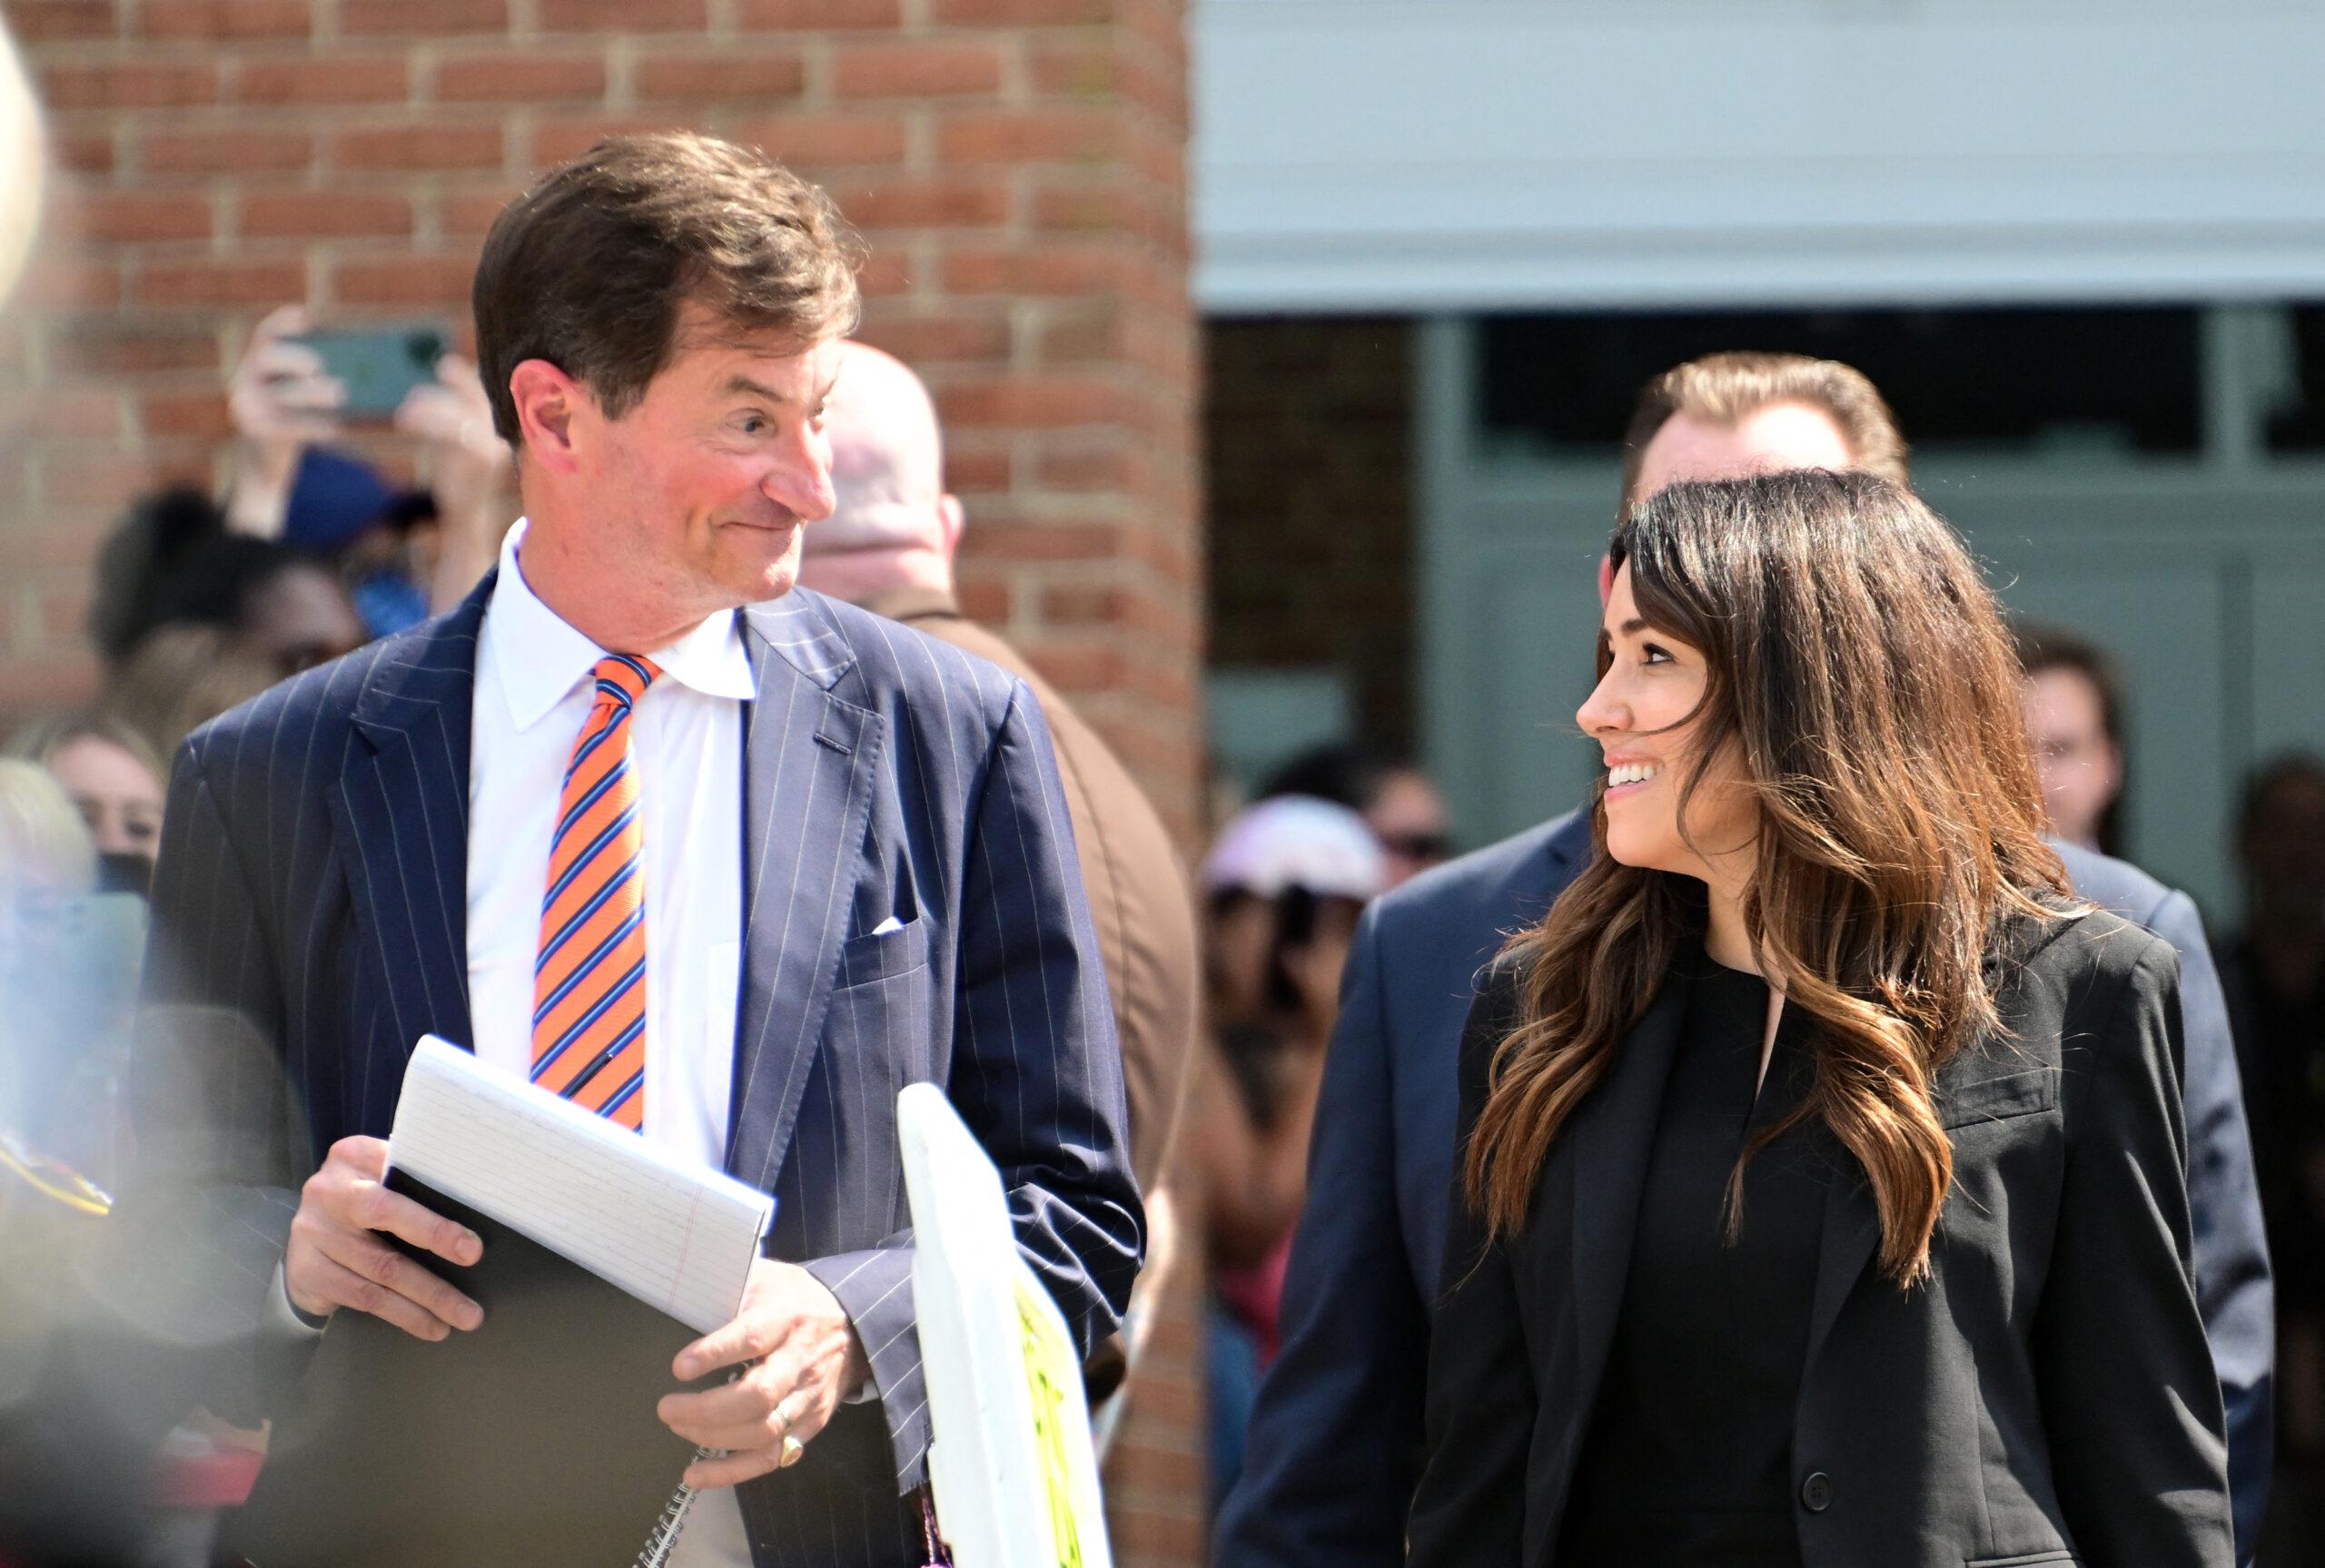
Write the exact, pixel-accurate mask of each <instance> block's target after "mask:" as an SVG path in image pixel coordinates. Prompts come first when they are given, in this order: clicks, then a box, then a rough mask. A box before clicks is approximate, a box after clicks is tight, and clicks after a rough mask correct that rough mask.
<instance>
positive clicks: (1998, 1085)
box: [1937, 1067, 2059, 1132]
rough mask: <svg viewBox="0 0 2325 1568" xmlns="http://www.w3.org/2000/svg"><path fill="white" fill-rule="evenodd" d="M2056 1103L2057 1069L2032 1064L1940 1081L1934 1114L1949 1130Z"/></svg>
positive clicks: (2052, 1106) (2027, 1113) (2048, 1107)
mask: <svg viewBox="0 0 2325 1568" xmlns="http://www.w3.org/2000/svg"><path fill="white" fill-rule="evenodd" d="M2058 1103H2059V1071H2058V1069H2056V1068H2054V1067H2032V1068H2028V1069H2025V1070H2023V1071H2019V1072H2004V1073H1994V1074H1989V1075H1987V1076H1984V1077H1981V1078H1975V1079H1969V1080H1963V1081H1956V1082H1953V1083H1945V1082H1943V1081H1941V1083H1940V1085H1939V1088H1938V1093H1937V1114H1938V1119H1939V1120H1940V1121H1941V1122H1942V1123H1944V1126H1945V1129H1946V1130H1947V1131H1949V1132H1950V1131H1954V1130H1955V1129H1964V1128H1971V1127H1978V1126H1983V1125H1984V1124H1986V1123H1989V1122H1996V1121H2004V1120H2007V1119H2010V1118H2012V1117H2016V1116H2032V1115H2033V1114H2035V1113H2036V1112H2038V1111H2044V1110H2053V1109H2057V1107H2058Z"/></svg>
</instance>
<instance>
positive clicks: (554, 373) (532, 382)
mask: <svg viewBox="0 0 2325 1568" xmlns="http://www.w3.org/2000/svg"><path fill="white" fill-rule="evenodd" d="M509 396H510V398H511V399H513V400H514V401H515V402H516V405H517V429H518V433H519V435H520V436H521V437H522V438H523V439H524V447H525V455H526V456H527V457H529V458H530V459H532V460H533V461H534V462H536V463H539V464H540V465H541V467H543V468H547V469H549V471H550V472H551V473H558V474H569V473H571V472H573V471H574V468H575V466H576V462H575V459H576V454H575V451H574V446H573V438H574V429H573V417H574V415H575V414H576V413H578V412H579V411H580V409H582V407H583V405H584V403H585V402H586V401H587V400H588V399H589V393H588V392H586V391H584V390H582V388H581V383H580V382H579V381H577V380H574V379H573V378H572V377H570V376H569V375H567V374H566V373H565V372H564V371H563V370H559V369H558V368H557V367H556V366H555V365H552V364H550V363H549V361H548V360H523V361H522V362H520V363H519V365H518V366H517V368H516V369H515V370H511V371H510V372H509Z"/></svg>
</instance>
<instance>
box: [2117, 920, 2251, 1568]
mask: <svg viewBox="0 0 2325 1568" xmlns="http://www.w3.org/2000/svg"><path fill="white" fill-rule="evenodd" d="M2141 923H2142V925H2145V926H2146V927H2147V928H2148V929H2149V930H2150V931H2152V932H2155V934H2156V935H2158V936H2160V937H2162V938H2163V940H2164V941H2166V942H2170V943H2171V944H2172V946H2173V947H2174V948H2176V949H2178V950H2179V953H2180V1008H2181V1012H2182V1017H2183V1018H2184V1019H2185V1021H2186V1029H2187V1042H2188V1059H2187V1071H2186V1085H2185V1089H2184V1090H2183V1098H2184V1100H2185V1101H2186V1106H2187V1118H2188V1208H2189V1219H2190V1223H2191V1226H2192V1228H2193V1234H2194V1242H2195V1262H2196V1298H2197V1301H2198V1303H2199V1304H2200V1305H2201V1307H2202V1308H2203V1314H2204V1334H2205V1336H2206V1337H2207V1338H2209V1339H2210V1340H2211V1350H2212V1366H2213V1369H2214V1370H2215V1371H2216V1372H2217V1373H2218V1374H2219V1376H2220V1391H2221V1401H2222V1403H2223V1404H2225V1405H2226V1406H2227V1409H2228V1476H2229V1493H2230V1495H2231V1499H2232V1500H2233V1501H2234V1503H2235V1504H2236V1543H2237V1561H2238V1562H2240V1563H2241V1562H2244V1561H2246V1560H2248V1559H2249V1558H2250V1557H2251V1554H2252V1550H2253V1548H2254V1547H2255V1546H2256V1545H2257V1544H2258V1543H2259V1540H2260V1534H2261V1515H2262V1514H2264V1513H2266V1512H2267V1509H2268V1503H2269V1470H2270V1463H2271V1448H2272V1446H2273V1444H2274V1441H2275V1429H2274V1419H2273V1413H2272V1410H2271V1392H2272V1390H2271V1376H2272V1374H2273V1372H2274V1369H2275V1364H2276V1334H2277V1330H2276V1307H2275V1295H2274V1292H2273V1289H2272V1287H2271V1278H2270V1270H2269V1247H2268V1241H2267V1238H2266V1237H2265V1235H2264V1234H2263V1232H2262V1229H2261V1195H2260V1188H2259V1186H2258V1183H2257V1181H2256V1179H2255V1178H2254V1175H2253V1170H2252V1139H2251V1132H2250V1130H2249V1129H2247V1127H2246V1125H2245V1118H2244V1089H2243V1084H2242V1082H2241V1080H2240V1078H2239V1075H2238V1072H2237V1067H2236V1047H2235V1041H2234V1040H2233V1038H2232V1037H2231V1034H2230V1031H2229V1024H2228V999H2227V998H2226V996H2225V995H2223V994H2222V992H2221V983H2220V971H2218V969H2216V968H2215V967H2214V966H2213V963H2212V955H2211V948H2210V947H2209V946H2208V945H2207V944H2206V943H2205V941H2204V928H2203V924H2202V922H2201V921H2200V920H2199V919H2198V917H2197V914H2196V906H2195V904H2194V902H2192V901H2191V900H2190V899H2189V897H2188V895H2187V894H2186V893H2183V892H2175V893H2172V895H2171V896H2169V897H2168V898H2166V899H2165V900H2164V901H2163V902H2162V903H2161V904H2159V905H2157V906H2156V908H2155V909H2154V910H2153V911H2152V912H2151V913H2150V914H2149V915H2148V916H2147V918H2146V919H2145V920H2143V921H2142V922H2141Z"/></svg>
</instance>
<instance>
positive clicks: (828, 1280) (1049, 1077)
mask: <svg viewBox="0 0 2325 1568" xmlns="http://www.w3.org/2000/svg"><path fill="white" fill-rule="evenodd" d="M965 859H966V863H965V865H963V866H962V867H961V877H962V885H961V917H960V919H961V929H960V932H959V936H958V941H959V959H958V962H959V970H958V980H957V981H956V985H955V1003H954V1005H955V1031H954V1040H955V1049H954V1057H953V1064H952V1076H951V1080H950V1082H949V1083H947V1085H946V1086H945V1087H946V1092H947V1094H948V1096H949V1098H950V1099H951V1100H952V1102H953V1106H954V1109H956V1110H957V1111H959V1112H960V1115H961V1119H962V1120H964V1121H965V1122H966V1123H967V1124H968V1127H969V1129H970V1130H971V1131H972V1132H974V1133H975V1134H976V1137H977V1141H978V1142H979V1143H981V1144H982V1145H983V1146H984V1151H985V1153H986V1154H987V1155H988V1156H990V1157H991V1159H992V1160H993V1162H994V1165H995V1166H997V1167H998V1168H999V1169H1000V1171H1001V1183H1002V1187H1003V1188H1004V1191H1005V1192H1006V1194H1007V1196H1008V1200H1009V1218H1010V1221H1011V1224H1012V1225H1013V1226H1014V1228H1015V1230H1016V1235H1017V1246H1018V1250H1019V1252H1020V1253H1021V1254H1022V1255H1023V1256H1024V1259H1025V1261H1026V1263H1027V1264H1028V1265H1029V1266H1030V1267H1032V1268H1033V1270H1034V1273H1035V1274H1036V1275H1038V1276H1040V1277H1041V1279H1042V1281H1043V1283H1044V1285H1046V1286H1047V1287H1048V1288H1049V1292H1050V1295H1051V1296H1052V1297H1054V1299H1055V1300H1056V1302H1057V1304H1058V1307H1059V1310H1060V1311H1062V1312H1063V1313H1064V1316H1065V1322H1066V1326H1067V1328H1068V1330H1069V1331H1070V1332H1071V1333H1072V1334H1073V1340H1074V1347H1075V1349H1076V1351H1077V1352H1078V1353H1079V1354H1080V1355H1082V1356H1088V1355H1089V1353H1090V1348H1091V1346H1093V1345H1094V1344H1095V1343H1096V1342H1097V1341H1098V1340H1099V1339H1100V1338H1101V1337H1103V1336H1105V1335H1107V1334H1111V1333H1113V1331H1114V1329H1115V1327H1116V1326H1118V1325H1119V1324H1120V1323H1121V1321H1122V1314H1123V1307H1124V1305H1125V1303H1126V1302H1127V1301H1128V1299H1129V1297H1130V1287H1131V1282H1132V1280H1133V1278H1134V1277H1136V1275H1137V1273H1138V1264H1139V1258H1140V1256H1141V1250H1142V1247H1143V1224H1144V1213H1143V1209H1142V1208H1141V1206H1140V1204H1139V1199H1138V1189H1137V1187H1136V1184H1135V1183H1134V1182H1133V1180H1132V1178H1131V1174H1130V1162H1129V1155H1128V1143H1127V1139H1126V1135H1125V1130H1124V1129H1125V1127H1126V1124H1127V1121H1128V1113H1127V1112H1126V1110H1125V1109H1124V1108H1123V1077H1122V1058H1121V1054H1120V1052H1119V1051H1118V1050H1117V1049H1116V1047H1115V1044H1114V1029H1113V1014H1112V1012H1111V1011H1110V1009H1109V1006H1108V1003H1107V1000H1106V989H1105V979H1104V973H1103V964H1102V963H1101V962H1099V961H1098V959H1097V957H1096V954H1097V952H1098V946H1097V938H1096V935H1095V934H1094V932H1093V931H1092V929H1091V924H1090V913H1089V910H1088V907H1087V905H1086V904H1085V903H1084V902H1083V893H1082V883H1081V876H1080V873H1079V872H1078V870H1077V869H1076V862H1075V859H1074V847H1073V830H1072V828H1071V827H1070V826H1069V825H1068V822H1067V817H1066V810H1065V801H1064V794H1063V793H1062V792H1061V791H1060V788H1059V784H1058V777H1057V765H1056V760H1055V758H1054V754H1052V752H1051V749H1050V739H1049V731H1048V728H1047V726H1046V725H1044V723H1043V721H1042V717H1041V712H1040V710H1039V708H1038V707H1036V706H1035V705H1034V700H1033V697H1032V695H1031V694H1030V693H1029V692H1027V691H1026V689H1025V688H1024V685H1022V684H1015V685H1014V695H1013V697H1012V700H1011V702H1010V704H1009V705H1008V709H1007V712H1006V713H1005V714H1004V716H1003V718H1002V721H1001V724H1000V725H999V728H998V731H997V733H996V734H995V735H994V743H993V749H992V751H991V753H990V754H989V755H988V757H987V759H986V768H985V780H984V788H983V792H982V794H981V796H980V798H979V799H978V801H977V802H976V805H975V826H974V831H973V832H972V833H970V834H969V836H968V841H967V844H966V849H965ZM806 1267H807V1268H808V1270H809V1271H810V1272H811V1273H813V1274H814V1275H815V1276H816V1277H817V1278H819V1279H821V1280H822V1281H823V1282H824V1284H825V1286H826V1287H827V1288H829V1289H830V1290H831V1292H832V1293H833V1294H834V1295H835V1296H836V1297H838V1298H839V1302H840V1305H841V1307H843V1308H844V1309H845V1310H846V1313H847V1316H848V1320H849V1321H850V1322H851V1323H852V1324H853V1325H854V1326H855V1328H856V1337H857V1338H858V1339H859V1340H860V1341H861V1342H862V1343H863V1346H864V1349H865V1354H866V1356H867V1357H869V1359H870V1361H871V1363H872V1376H873V1382H874V1384H875V1385H876V1388H877V1391H878V1394H879V1397H880V1402H881V1406H882V1410H883V1414H884V1415H885V1417H886V1420H887V1423H888V1435H889V1441H890V1444H891V1445H892V1447H893V1448H894V1451H895V1458H896V1464H897V1478H898V1481H899V1483H900V1484H903V1485H905V1486H910V1485H912V1484H915V1482H916V1480H917V1479H918V1477H919V1474H920V1472H921V1465H922V1459H923V1455H924V1454H925V1450H926V1448H927V1445H928V1408H927V1400H926V1396H925V1388H924V1383H923V1377H922V1373H921V1361H920V1337H919V1334H918V1332H917V1331H916V1329H915V1326H914V1320H913V1307H912V1238H911V1235H910V1233H909V1232H905V1233H902V1234H899V1235H897V1236H894V1237H890V1238H887V1239H886V1240H885V1241H884V1242H883V1243H882V1244H881V1245H880V1246H879V1247H873V1248H867V1249H865V1250H863V1251H859V1252H852V1253H845V1254H841V1255H839V1256H836V1257H824V1258H818V1259H816V1261H814V1262H812V1263H810V1264H808V1265H807V1266H806Z"/></svg>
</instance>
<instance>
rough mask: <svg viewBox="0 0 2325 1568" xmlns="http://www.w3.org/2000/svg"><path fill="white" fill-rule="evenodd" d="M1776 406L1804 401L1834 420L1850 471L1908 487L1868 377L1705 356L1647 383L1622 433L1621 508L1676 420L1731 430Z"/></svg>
mask: <svg viewBox="0 0 2325 1568" xmlns="http://www.w3.org/2000/svg"><path fill="white" fill-rule="evenodd" d="M1776 403H1802V404H1806V406H1807V407H1809V408H1812V409H1815V410H1816V411H1817V412H1819V413H1821V414H1824V415H1825V416H1827V417H1828V418H1830V419H1832V421H1833V424H1834V425H1835V428H1837V429H1839V430H1840V432H1841V439H1842V440H1843V441H1844V442H1845V443H1846V445H1847V447H1848V449H1849V457H1850V459H1851V466H1853V467H1854V468H1858V469H1860V470H1862V471H1863V472H1865V473H1868V474H1872V475H1874V476H1875V477H1876V478H1884V479H1886V480H1888V481H1889V482H1890V483H1891V484H1893V485H1895V486H1897V487H1899V488H1911V485H1912V477H1911V475H1910V474H1909V473H1908V472H1907V469H1906V464H1905V437H1904V436H1902V435H1900V434H1898V432H1897V419H1896V416H1895V415H1894V414H1892V413H1891V412H1890V411H1889V405H1888V404H1887V403H1886V402H1885V401H1883V400H1882V397H1881V394H1880V392H1879V391H1877V390H1875V388H1874V385H1873V383H1872V382H1871V381H1870V380H1866V378H1865V372H1864V371H1862V370H1857V369H1856V368H1855V366H1852V365H1844V364H1842V363H1841V362H1840V361H1839V360H1812V359H1810V358H1809V357H1808V356H1807V355H1806V354H1762V353H1729V354H1706V355H1705V356H1704V357H1703V358H1702V359H1700V360H1688V361H1687V363H1686V364H1684V365H1675V366H1673V367H1672V368H1671V369H1670V370H1666V371H1664V372H1663V373H1662V374H1661V375H1659V376H1657V377H1656V378H1655V380H1651V381H1649V382H1647V385H1646V387H1645V388H1643V389H1641V390H1640V392H1639V395H1638V407H1637V409H1636V410H1634V411H1633V413H1632V414H1631V426H1630V429H1628V430H1627V431H1625V432H1624V434H1623V508H1624V509H1625V510H1626V511H1628V509H1629V508H1630V506H1631V503H1632V502H1634V501H1636V500H1637V498H1638V496H1637V490H1638V470H1639V464H1640V462H1641V461H1642V460H1643V459H1645V458H1646V456H1647V442H1649V441H1651V440H1653V439H1655V432H1656V431H1657V430H1659V429H1662V428H1663V426H1664V424H1665V422H1666V421H1667V420H1668V419H1670V418H1671V416H1673V415H1674V414H1685V415H1687V417H1688V418H1689V419H1700V420H1702V421H1703V422H1704V423H1706V424H1707V425H1733V424H1735V423H1736V422H1737V421H1738V420H1741V419H1745V418H1746V417H1748V416H1749V415H1752V414H1756V413H1757V412H1758V411H1759V410H1760V409H1765V408H1768V407H1770V406H1771V405H1773V404H1776Z"/></svg>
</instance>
